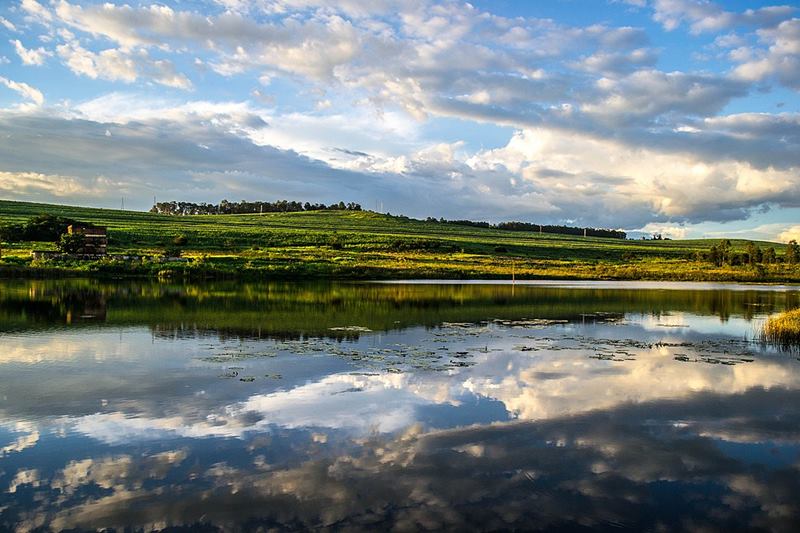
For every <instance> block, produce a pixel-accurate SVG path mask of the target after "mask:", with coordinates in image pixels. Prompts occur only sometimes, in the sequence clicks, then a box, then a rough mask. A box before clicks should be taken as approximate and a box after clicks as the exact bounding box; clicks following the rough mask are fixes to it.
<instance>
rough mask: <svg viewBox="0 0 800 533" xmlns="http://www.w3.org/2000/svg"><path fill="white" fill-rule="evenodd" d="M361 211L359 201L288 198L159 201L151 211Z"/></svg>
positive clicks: (184, 212) (203, 213) (201, 212)
mask: <svg viewBox="0 0 800 533" xmlns="http://www.w3.org/2000/svg"><path fill="white" fill-rule="evenodd" d="M324 210H329V211H361V206H360V205H359V204H357V203H354V202H350V203H348V204H346V203H344V202H339V203H338V204H330V205H325V204H312V203H310V202H305V203H302V202H294V201H288V200H278V201H277V202H248V201H245V200H242V201H241V202H229V201H228V200H222V201H221V202H220V203H218V204H208V203H205V202H203V203H199V204H197V203H194V202H157V203H156V204H155V205H154V206H153V207H152V208H151V209H150V212H151V213H159V214H162V215H244V214H252V213H294V212H298V211H324Z"/></svg>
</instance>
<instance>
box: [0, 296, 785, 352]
mask: <svg viewBox="0 0 800 533" xmlns="http://www.w3.org/2000/svg"><path fill="white" fill-rule="evenodd" d="M792 306H800V296H799V295H798V292H795V291H789V292H782V291H756V290H752V291H750V290H736V291H729V290H635V289H634V290H631V289H590V288H577V289H576V288H569V289H567V288H558V287H550V286H530V285H521V286H511V285H423V284H416V285H399V284H398V285H386V284H355V283H349V284H348V283H344V284H302V283H294V284H293V283H272V284H270V283H265V284H252V285H247V284H245V285H227V284H209V285H202V286H193V285H186V286H173V285H162V284H153V283H121V284H117V285H105V284H102V283H98V282H91V281H61V282H52V281H50V282H41V281H31V282H8V281H7V282H2V290H0V318H2V322H0V323H2V326H0V328H2V330H4V331H12V330H15V331H24V330H28V329H30V330H36V329H47V328H52V327H66V326H70V327H78V326H81V325H100V324H102V325H106V326H138V325H145V326H149V327H150V328H151V329H152V331H153V332H154V334H155V335H157V336H159V337H164V338H170V337H171V338H188V337H193V336H194V337H204V336H208V335H220V336H221V337H222V338H223V339H226V338H244V339H253V338H255V339H258V338H262V339H266V338H274V339H279V340H288V339H301V338H304V337H307V336H317V337H319V336H324V337H330V338H342V339H353V338H357V337H358V336H359V332H358V331H357V330H350V331H348V330H347V329H343V328H347V327H348V326H358V327H361V328H366V329H369V330H373V331H393V330H399V329H403V328H407V327H411V326H420V325H421V326H436V325H438V324H441V323H442V322H470V323H479V322H481V321H483V320H486V319H487V318H498V319H505V320H523V319H553V320H566V321H569V322H579V321H585V320H586V317H587V315H589V316H591V315H596V316H602V315H605V316H616V317H621V316H623V315H625V314H627V313H640V314H651V315H655V316H660V315H667V314H669V313H672V312H676V311H685V312H690V313H693V314H696V315H710V316H716V317H719V318H720V319H721V320H727V319H728V318H730V317H732V316H736V317H743V318H745V319H746V320H750V319H752V318H753V317H754V316H756V315H763V314H765V313H772V312H776V311H780V310H783V309H785V308H787V307H792ZM332 328H339V329H332Z"/></svg>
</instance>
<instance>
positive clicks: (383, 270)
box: [0, 201, 800, 281]
mask: <svg viewBox="0 0 800 533" xmlns="http://www.w3.org/2000/svg"><path fill="white" fill-rule="evenodd" d="M40 214H51V215H60V216H65V217H69V218H72V219H77V220H80V221H85V222H91V223H94V224H98V225H104V226H107V227H108V229H109V252H110V253H111V254H142V255H154V256H157V255H160V254H161V253H162V252H163V250H164V249H165V248H167V247H170V246H171V245H172V243H173V241H174V239H175V238H176V237H178V236H181V235H182V236H185V237H186V244H185V245H184V246H182V251H183V255H184V257H186V258H188V259H190V261H188V262H184V263H176V264H164V263H162V262H158V261H145V262H144V263H136V264H127V263H125V264H124V263H123V262H121V261H112V260H104V261H98V262H74V261H73V262H68V261H67V262H65V261H49V262H41V261H37V262H31V261H30V259H29V256H30V251H31V249H33V248H36V249H53V248H54V244H53V243H16V244H10V245H9V244H6V245H4V249H3V262H2V263H0V270H2V271H3V272H5V273H6V274H7V275H11V274H18V275H30V274H36V273H39V274H41V275H55V274H57V273H62V274H66V273H81V272H84V273H90V274H109V275H120V274H132V275H155V274H158V273H160V274H161V275H162V276H168V275H190V276H201V277H202V276H212V277H226V276H230V277H298V278H303V277H337V278H431V277H444V278H498V277H499V278H506V277H511V276H512V275H514V276H516V277H518V278H520V279H521V278H572V279H598V278H609V279H699V280H738V281H755V280H768V281H786V280H797V279H800V275H798V273H797V268H796V267H795V266H794V265H764V266H760V267H758V268H753V267H729V266H726V267H721V268H716V267H713V266H712V265H710V264H708V263H704V262H698V261H696V259H695V256H696V254H697V252H704V251H707V250H708V249H709V248H710V246H711V245H712V244H715V243H716V242H717V241H709V240H669V241H632V240H620V239H605V238H596V237H579V236H570V235H554V234H539V233H533V232H516V231H504V230H497V229H488V228H476V227H470V226H458V225H453V224H441V223H435V222H424V221H417V220H411V219H407V218H405V217H394V216H389V215H383V214H378V213H374V212H370V211H316V212H301V213H265V214H263V215H207V216H186V217H176V216H168V215H155V214H150V213H142V212H135V211H120V210H110V209H94V208H84V207H72V206H62V205H48V204H35V203H26V202H9V201H0V224H9V223H20V222H25V221H26V220H28V219H29V218H31V217H33V216H36V215H40ZM747 242H748V241H736V240H734V241H732V243H733V246H734V249H735V250H740V251H743V250H744V247H745V246H746V244H747ZM757 244H758V245H759V246H760V247H761V248H767V247H774V248H775V249H776V251H777V252H778V254H779V255H780V254H782V253H783V246H782V245H780V244H775V243H767V242H759V243H757Z"/></svg>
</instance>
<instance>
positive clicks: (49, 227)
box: [0, 215, 89, 242]
mask: <svg viewBox="0 0 800 533" xmlns="http://www.w3.org/2000/svg"><path fill="white" fill-rule="evenodd" d="M72 224H81V225H84V226H87V225H89V224H86V223H82V222H78V221H77V220H73V219H71V218H66V217H59V216H55V215H39V216H36V217H33V218H31V219H30V220H28V221H27V222H25V223H24V224H8V225H5V226H0V241H5V242H28V241H38V242H57V241H58V240H59V239H61V235H63V234H64V233H66V232H67V228H68V227H69V226H70V225H72Z"/></svg>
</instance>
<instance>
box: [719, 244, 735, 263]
mask: <svg viewBox="0 0 800 533" xmlns="http://www.w3.org/2000/svg"><path fill="white" fill-rule="evenodd" d="M719 255H720V259H719V260H720V266H722V265H724V264H725V263H728V264H729V265H730V264H732V260H733V257H732V256H731V241H730V240H729V239H723V240H721V241H720V243H719Z"/></svg>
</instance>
